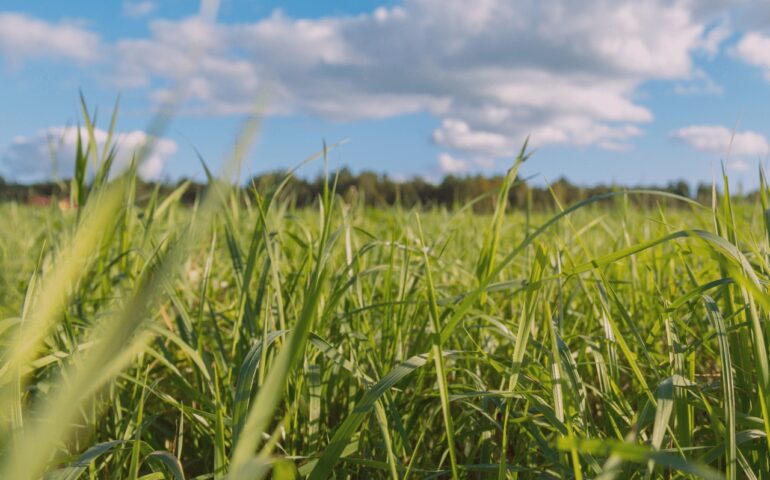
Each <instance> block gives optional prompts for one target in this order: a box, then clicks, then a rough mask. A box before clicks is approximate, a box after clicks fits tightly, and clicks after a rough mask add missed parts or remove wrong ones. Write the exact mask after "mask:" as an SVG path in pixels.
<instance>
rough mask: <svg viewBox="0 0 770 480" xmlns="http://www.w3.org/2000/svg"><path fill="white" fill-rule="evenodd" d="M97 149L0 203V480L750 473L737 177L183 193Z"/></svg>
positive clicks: (754, 205) (761, 302)
mask: <svg viewBox="0 0 770 480" xmlns="http://www.w3.org/2000/svg"><path fill="white" fill-rule="evenodd" d="M84 111H85V108H84ZM87 126H88V127H89V128H90V129H92V126H91V124H90V121H89V122H87ZM254 128H256V125H255V124H249V125H247V126H246V131H247V132H248V131H250V130H253V129H254ZM245 137H250V134H248V133H247V135H245ZM245 147H246V146H245V145H244V144H239V145H238V146H237V148H236V150H235V152H234V153H233V158H234V160H233V162H232V163H231V164H228V165H236V164H237V162H238V157H239V156H240V155H242V154H243V151H245ZM325 153H326V149H325V148H324V151H322V152H320V154H319V155H320V156H324V155H325ZM111 155H112V153H111V151H110V149H108V148H105V149H104V151H103V152H98V151H97V149H96V148H95V147H94V146H93V144H92V141H90V140H89V139H83V146H82V147H81V148H80V149H79V155H78V162H76V163H77V165H78V167H77V168H78V171H77V172H76V176H75V180H73V188H72V191H73V195H74V196H75V198H77V199H78V200H79V201H80V205H81V207H80V208H79V209H78V210H77V211H73V212H61V211H59V210H58V209H56V208H39V207H38V208H35V207H28V206H23V205H16V204H2V205H0V218H3V219H4V220H5V221H4V222H3V225H2V229H0V313H1V314H2V320H0V349H1V350H0V361H1V363H0V478H15V479H16V478H18V479H25V478H39V477H41V476H43V475H45V476H46V478H53V479H75V478H84V479H107V478H110V479H112V478H115V479H118V478H130V479H139V478H141V479H147V480H149V479H156V478H158V479H160V478H173V479H180V478H201V479H203V478H215V479H218V478H228V479H257V478H265V477H266V476H272V478H276V479H283V478H298V477H299V478H310V479H313V480H317V479H323V478H329V477H334V478H451V477H458V478H493V477H497V478H501V479H505V478H544V477H545V478H577V479H582V478H651V477H655V478H657V477H661V476H665V477H667V478H701V477H702V478H721V477H723V476H724V477H727V478H770V448H769V447H768V440H767V435H768V433H770V416H769V415H768V396H770V370H769V369H768V357H767V343H768V336H767V334H766V333H765V331H766V330H767V328H768V325H767V319H768V313H769V312H770V295H768V290H767V287H768V281H770V265H769V264H768V259H770V256H769V253H770V244H769V243H768V238H770V228H768V227H767V226H766V224H765V223H764V222H765V221H766V220H765V219H767V218H770V216H769V215H768V214H767V213H766V212H767V211H768V210H767V208H768V202H769V201H770V194H769V193H768V192H766V191H764V190H763V192H762V195H761V196H760V197H759V198H758V199H757V200H756V201H749V200H734V199H731V198H730V197H729V195H723V196H720V195H718V194H717V193H716V190H715V197H714V202H713V204H711V205H705V206H704V205H699V204H697V203H695V202H693V201H691V200H688V199H684V198H674V197H673V196H672V195H671V194H664V193H656V192H650V191H639V192H618V193H614V194H608V195H605V196H603V197H601V198H595V199H591V200H589V201H585V202H582V203H581V204H578V205H560V204H559V203H558V201H557V200H558V199H555V202H554V210H553V211H552V212H550V213H546V212H541V213H538V212H531V211H525V212H523V211H510V210H506V208H505V207H506V205H505V204H506V202H505V197H506V196H505V192H506V191H507V189H508V188H509V187H510V185H511V184H512V182H514V181H515V176H516V168H514V169H512V170H511V172H510V173H509V175H508V176H507V177H506V181H505V182H504V185H503V187H502V190H501V194H500V196H499V198H500V199H499V200H498V203H497V205H498V206H497V209H496V211H495V213H494V214H493V215H489V216H485V215H477V214H474V213H472V211H471V209H470V208H466V209H460V210H457V211H446V210H441V209H432V210H423V211H416V210H413V211H406V210H403V209H400V208H397V207H394V208H390V209H371V208H368V207H366V206H364V205H363V204H362V203H354V204H346V203H345V202H344V201H343V200H342V197H341V196H338V195H337V194H336V192H335V187H334V179H333V178H330V179H329V185H328V188H327V189H326V190H325V192H324V194H323V195H322V196H321V198H319V201H318V204H317V207H316V208H315V209H294V208H292V207H291V204H290V203H288V202H284V201H279V200H278V198H283V197H281V196H279V195H277V192H276V191H254V190H252V191H251V192H250V193H249V195H248V196H247V199H246V202H245V203H244V202H242V201H240V200H239V197H238V196H237V195H236V194H235V192H234V191H232V189H231V187H230V186H229V185H228V184H227V183H226V182H223V181H220V180H216V179H215V177H214V175H210V186H209V190H208V192H207V194H206V197H205V198H204V199H203V200H201V202H200V203H199V204H197V205H196V206H195V207H193V208H189V207H185V206H183V205H181V204H180V203H179V198H180V195H181V189H184V188H185V186H184V185H183V186H182V187H181V189H180V191H178V192H176V193H175V194H172V195H171V196H169V197H168V198H157V196H155V195H154V196H153V197H152V198H140V199H137V198H135V181H134V180H135V170H136V169H135V168H133V169H129V171H128V172H126V173H125V174H123V175H119V176H117V177H115V178H113V179H112V180H109V181H108V178H109V173H108V172H109V166H110V163H111V160H110V158H111ZM520 158H521V161H523V160H524V159H525V158H526V153H525V152H524V150H522V153H521V156H520ZM89 164H90V165H92V167H91V168H96V169H97V172H98V173H97V175H96V180H95V181H94V182H93V184H91V185H86V181H85V179H86V177H87V175H86V174H85V173H84V172H85V169H87V168H88V165H89ZM516 166H518V163H517V165H516ZM227 176H228V175H227V173H226V172H225V173H224V174H223V177H224V178H227ZM725 181H726V180H725ZM725 187H726V184H725ZM279 188H282V187H279ZM763 188H764V184H763ZM725 190H726V188H725ZM639 196H648V197H650V196H651V197H653V198H659V199H660V200H661V202H660V205H661V206H660V208H658V209H650V210H640V209H638V208H636V207H635V206H634V203H633V199H634V198H635V197H639ZM672 203H677V204H678V206H677V207H675V208H674V207H672V206H671V205H672Z"/></svg>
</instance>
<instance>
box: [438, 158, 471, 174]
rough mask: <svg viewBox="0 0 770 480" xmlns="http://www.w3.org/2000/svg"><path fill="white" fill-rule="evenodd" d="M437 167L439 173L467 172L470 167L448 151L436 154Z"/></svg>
mask: <svg viewBox="0 0 770 480" xmlns="http://www.w3.org/2000/svg"><path fill="white" fill-rule="evenodd" d="M438 167H439V170H441V173H445V174H446V173H449V174H457V173H465V172H467V171H468V170H469V169H470V164H469V163H468V162H467V161H465V160H462V159H460V158H455V157H453V156H452V155H449V154H448V153H440V154H439V155H438Z"/></svg>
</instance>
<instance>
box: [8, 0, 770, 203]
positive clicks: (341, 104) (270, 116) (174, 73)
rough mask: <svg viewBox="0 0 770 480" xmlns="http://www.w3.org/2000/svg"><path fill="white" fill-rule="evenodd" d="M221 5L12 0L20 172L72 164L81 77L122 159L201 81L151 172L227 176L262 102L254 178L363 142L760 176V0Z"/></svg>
mask: <svg viewBox="0 0 770 480" xmlns="http://www.w3.org/2000/svg"><path fill="white" fill-rule="evenodd" d="M206 5H207V6H209V7H213V8H210V10H209V12H210V13H211V12H214V11H215V12H216V16H213V15H201V14H200V11H201V10H200V8H199V5H198V4H197V3H196V2H190V1H187V0H143V1H138V0H132V1H123V2H122V3H121V2H120V1H115V2H96V1H78V2H61V1H38V2H28V1H20V0H5V1H4V2H3V5H2V6H1V7H0V72H2V74H1V76H0V102H2V105H3V107H4V108H3V113H2V115H0V175H2V176H3V177H5V178H6V179H11V180H16V181H34V180H40V179H45V178H49V177H51V176H52V175H56V176H67V173H68V171H69V169H70V168H71V157H72V149H73V144H74V143H73V142H74V138H75V137H76V125H77V124H78V123H79V122H80V121H81V117H80V113H79V104H78V102H79V99H78V90H79V89H80V90H82V91H83V93H84V94H85V96H86V98H87V100H88V102H89V104H90V105H91V106H92V107H95V108H98V109H99V111H100V112H101V114H100V117H101V122H100V124H101V125H102V126H104V125H105V124H106V123H107V120H108V116H109V112H110V109H111V108H112V105H113V103H114V101H115V98H116V96H117V95H118V94H120V96H121V115H120V117H119V122H118V130H119V132H120V133H121V135H120V136H119V138H118V139H119V142H120V146H121V155H120V158H121V159H122V161H123V162H125V161H126V160H127V159H128V158H129V156H130V154H131V152H132V150H133V149H135V148H136V147H137V146H138V145H139V144H141V143H142V142H143V141H144V140H145V138H146V137H145V136H144V134H143V133H142V132H143V130H144V129H145V127H146V125H147V124H148V122H149V120H150V119H151V118H152V116H153V113H154V112H155V111H156V110H157V108H158V106H159V105H161V104H162V103H163V102H164V101H165V99H167V98H168V95H169V92H172V91H179V90H180V89H181V90H183V91H185V92H187V93H188V95H187V97H186V99H185V100H184V102H182V103H181V105H180V106H179V111H178V113H177V115H176V116H175V117H174V120H173V122H172V124H171V126H170V127H169V129H168V130H167V131H166V132H164V134H163V136H164V138H163V140H162V141H161V142H159V143H158V148H157V149H156V151H155V153H154V154H153V155H152V156H151V157H150V158H148V160H147V162H146V164H145V165H144V167H143V174H144V175H145V176H147V177H150V178H168V179H176V178H178V177H181V176H193V177H197V178H201V168H200V166H199V164H198V162H197V160H196V158H195V155H194V153H193V147H194V148H197V149H198V150H200V151H201V153H202V154H203V156H204V157H205V158H206V160H207V161H208V162H209V163H210V164H211V165H213V166H217V165H218V164H219V162H220V159H221V158H222V157H223V156H224V154H225V153H226V152H227V150H228V148H229V146H230V145H231V144H232V142H233V141H234V136H235V134H236V132H237V131H238V127H239V125H240V124H241V123H242V122H243V120H244V118H245V117H246V116H247V115H248V114H249V112H251V111H252V109H253V105H254V104H255V99H256V98H257V97H258V96H259V95H263V96H264V97H265V98H267V108H266V111H265V117H264V121H263V128H262V131H261V134H260V137H259V139H258V143H257V145H256V147H255V148H254V149H253V151H252V152H251V153H250V154H249V156H248V158H247V160H246V163H245V165H244V167H243V170H244V172H245V173H246V174H250V173H259V172H262V171H266V170H274V169H277V168H288V167H291V166H293V165H295V164H297V163H299V162H300V161H302V160H303V159H304V158H305V157H307V156H308V155H310V154H312V153H314V152H315V151H317V150H318V149H319V148H320V146H321V144H322V141H324V140H326V141H327V142H328V143H334V142H337V141H339V140H343V139H348V140H349V141H348V142H347V143H346V144H345V145H343V146H341V147H340V148H338V149H336V150H334V151H333V153H332V154H331V164H332V165H333V166H348V167H350V168H351V169H353V170H354V171H360V170H364V169H366V170H374V171H377V172H385V173H388V174H389V175H391V176H393V177H395V178H407V177H411V176H416V175H419V176H423V177H426V178H428V179H439V178H441V176H443V175H445V174H448V173H454V174H461V175H462V174H475V173H485V174H493V173H499V172H502V171H504V170H505V168H506V167H507V166H508V165H510V163H511V157H512V155H513V154H515V152H517V151H518V148H519V146H520V145H521V143H522V141H523V140H524V138H526V137H527V136H529V137H530V139H531V143H532V144H533V145H534V146H535V147H536V149H537V152H536V153H535V155H534V157H533V158H532V160H531V162H529V163H528V164H527V165H526V168H525V169H524V174H525V175H527V176H532V175H534V176H535V181H536V182H539V183H542V182H544V181H547V180H555V179H557V178H559V177H562V176H565V177H567V178H568V179H570V180H572V181H575V182H578V183H581V184H594V183H600V182H603V183H607V182H619V183H622V184H627V185H631V184H640V183H644V184H652V183H655V184H662V183H665V182H668V181H672V180H679V179H684V180H687V181H689V182H691V183H696V182H702V181H707V182H708V181H710V180H711V179H712V177H713V176H714V175H715V174H718V172H719V168H720V167H719V165H720V161H722V160H726V162H727V167H728V171H729V174H730V176H731V178H733V179H734V180H735V182H740V183H741V184H743V185H745V186H746V187H747V188H751V187H753V186H755V185H756V183H757V181H756V177H757V175H756V168H757V165H758V164H759V163H760V162H764V161H765V160H766V159H767V156H768V151H769V150H770V141H768V136H770V123H769V122H768V120H767V118H768V116H767V114H766V111H767V110H768V106H769V105H770V6H766V5H765V4H764V3H762V2H751V1H734V2H730V1H695V0H679V1H672V0H669V1H662V0H661V1H657V0H649V1H646V2H638V1H636V0H613V1H610V0H582V1H578V2H576V1H572V0H554V1H553V2H536V1H533V0H473V1H470V0H403V1H389V2H378V1H372V0H366V1H362V0H345V1H337V2H318V1H291V2H286V1H284V2H279V1H260V2H253V1H245V0H222V1H221V2H213V1H208V2H207V4H206ZM728 152H729V155H728ZM52 158H53V159H55V163H54V162H52ZM54 165H55V167H54ZM320 168H321V165H319V164H315V165H311V166H309V167H306V168H305V170H304V173H305V174H307V175H313V174H315V173H317V172H318V171H319V170H320Z"/></svg>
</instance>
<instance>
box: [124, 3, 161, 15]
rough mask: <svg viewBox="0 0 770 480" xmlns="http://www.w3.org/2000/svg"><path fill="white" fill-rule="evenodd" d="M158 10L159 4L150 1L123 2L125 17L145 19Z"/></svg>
mask: <svg viewBox="0 0 770 480" xmlns="http://www.w3.org/2000/svg"><path fill="white" fill-rule="evenodd" d="M157 8H158V4H157V3H155V2H151V1H149V0H144V1H132V0H128V1H127V0H124V1H123V15H125V16H127V17H144V16H147V15H149V14H151V13H152V12H154V11H155V10H157Z"/></svg>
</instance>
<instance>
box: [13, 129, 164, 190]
mask: <svg viewBox="0 0 770 480" xmlns="http://www.w3.org/2000/svg"><path fill="white" fill-rule="evenodd" d="M80 135H81V138H82V139H84V141H87V139H88V131H87V130H86V129H85V128H83V127H81V129H80ZM107 136H108V134H107V132H105V131H104V130H101V129H98V128H97V129H96V130H95V131H94V137H95V139H96V143H97V146H98V150H99V151H100V152H101V151H102V149H103V148H104V144H105V142H106V141H107ZM77 137H78V128H77V127H50V128H47V129H45V130H41V131H39V132H37V133H36V134H34V135H31V136H26V137H16V138H14V139H13V141H12V142H11V144H10V145H8V146H7V147H6V148H5V149H4V151H3V153H2V155H1V156H0V167H2V170H4V171H5V175H8V176H9V178H11V179H13V180H16V181H19V182H35V181H41V180H46V179H49V178H52V177H57V178H69V177H71V176H72V174H73V172H74V170H75V151H76V148H77ZM147 139H148V137H147V134H145V133H144V132H142V131H138V130H134V131H130V132H123V133H118V134H115V135H114V136H113V145H115V146H116V148H117V150H116V157H115V163H114V164H113V165H114V166H113V168H114V169H115V170H121V169H124V168H126V167H127V166H128V165H129V163H130V161H131V158H132V157H133V155H134V154H135V153H136V152H137V151H138V150H139V148H141V147H142V146H143V145H145V144H146V142H147ZM176 151H177V144H176V142H174V141H173V140H170V139H167V138H160V139H156V140H155V143H154V145H153V149H152V152H151V153H150V155H149V156H147V158H145V160H144V163H143V164H142V165H141V166H140V168H139V174H140V175H141V176H142V177H143V178H146V179H157V178H159V177H160V175H161V174H162V173H163V166H164V165H165V164H166V162H167V161H168V159H169V158H170V157H171V156H172V155H173V154H174V153H176Z"/></svg>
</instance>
